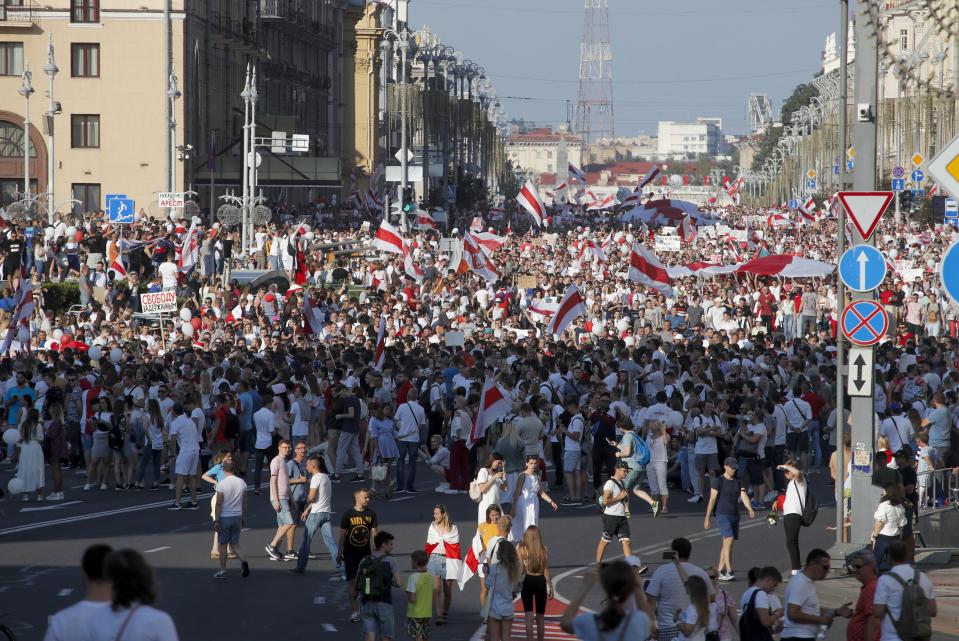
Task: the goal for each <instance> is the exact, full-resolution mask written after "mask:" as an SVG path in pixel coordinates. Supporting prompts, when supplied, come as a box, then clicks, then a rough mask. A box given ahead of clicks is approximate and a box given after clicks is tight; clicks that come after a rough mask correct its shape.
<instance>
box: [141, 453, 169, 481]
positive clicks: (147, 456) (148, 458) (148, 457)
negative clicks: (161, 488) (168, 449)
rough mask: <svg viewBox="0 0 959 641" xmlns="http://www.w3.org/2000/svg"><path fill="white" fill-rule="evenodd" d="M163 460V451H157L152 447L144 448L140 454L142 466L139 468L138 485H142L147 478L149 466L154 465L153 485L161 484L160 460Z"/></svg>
mask: <svg viewBox="0 0 959 641" xmlns="http://www.w3.org/2000/svg"><path fill="white" fill-rule="evenodd" d="M162 458H163V450H155V449H153V448H152V447H151V446H149V445H147V447H144V448H143V452H142V453H141V454H140V465H139V466H138V468H137V483H142V482H143V478H144V477H145V476H146V471H147V465H148V464H150V463H151V462H152V464H153V484H154V485H156V484H158V483H159V482H160V460H161V459H162Z"/></svg>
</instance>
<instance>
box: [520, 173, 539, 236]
mask: <svg viewBox="0 0 959 641" xmlns="http://www.w3.org/2000/svg"><path fill="white" fill-rule="evenodd" d="M516 202H518V203H519V204H520V205H521V206H522V207H523V209H525V210H526V211H528V212H529V215H530V216H532V217H533V222H534V223H536V226H537V227H542V226H543V219H545V218H546V205H544V204H543V201H542V200H541V199H540V197H539V194H538V193H537V192H536V187H534V186H533V183H531V182H529V181H528V180H527V181H526V184H525V185H523V188H522V189H520V190H519V194H517V196H516Z"/></svg>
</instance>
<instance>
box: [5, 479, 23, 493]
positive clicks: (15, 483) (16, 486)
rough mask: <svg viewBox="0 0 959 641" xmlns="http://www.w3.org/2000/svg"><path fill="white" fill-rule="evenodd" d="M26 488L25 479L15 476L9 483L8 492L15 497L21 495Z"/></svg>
mask: <svg viewBox="0 0 959 641" xmlns="http://www.w3.org/2000/svg"><path fill="white" fill-rule="evenodd" d="M25 488H26V486H25V485H24V484H23V479H22V478H20V477H19V476H14V477H13V478H12V479H10V482H9V483H7V491H8V492H10V494H13V495H16V494H21V493H22V492H23V490H24V489H25Z"/></svg>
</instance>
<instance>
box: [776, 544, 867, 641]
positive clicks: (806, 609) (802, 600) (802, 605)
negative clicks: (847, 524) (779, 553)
mask: <svg viewBox="0 0 959 641" xmlns="http://www.w3.org/2000/svg"><path fill="white" fill-rule="evenodd" d="M829 563H830V557H829V552H826V551H825V550H821V549H818V548H817V549H814V550H812V551H811V552H809V554H807V555H806V565H805V566H804V567H803V569H802V571H801V572H799V573H798V574H795V575H793V577H792V579H791V580H790V581H789V584H788V585H786V592H785V594H784V595H783V601H784V605H785V606H786V616H785V625H784V626H783V633H782V638H783V639H793V638H795V639H815V638H816V635H817V634H818V633H819V626H820V625H827V626H829V625H832V621H833V619H834V618H835V617H837V616H840V617H845V618H847V619H848V618H849V617H850V616H852V610H851V609H850V608H849V605H848V604H846V605H844V606H842V607H841V608H839V609H838V610H825V609H822V608H820V607H819V595H818V594H817V593H816V585H815V582H816V581H822V580H823V579H825V578H826V575H828V574H829Z"/></svg>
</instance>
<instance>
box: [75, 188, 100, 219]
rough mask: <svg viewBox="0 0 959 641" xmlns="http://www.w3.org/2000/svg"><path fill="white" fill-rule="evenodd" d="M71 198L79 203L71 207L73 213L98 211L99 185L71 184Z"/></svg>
mask: <svg viewBox="0 0 959 641" xmlns="http://www.w3.org/2000/svg"><path fill="white" fill-rule="evenodd" d="M71 191H72V192H73V197H74V198H75V199H76V200H79V201H80V202H79V203H77V204H75V205H74V206H73V213H75V214H83V213H86V212H90V211H98V210H99V209H100V183H73V185H71Z"/></svg>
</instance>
